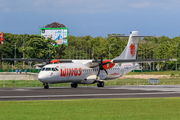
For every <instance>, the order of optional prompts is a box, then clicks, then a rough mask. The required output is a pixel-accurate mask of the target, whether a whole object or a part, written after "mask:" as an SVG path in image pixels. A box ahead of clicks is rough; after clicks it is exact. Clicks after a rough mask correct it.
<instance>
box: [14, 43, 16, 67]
mask: <svg viewBox="0 0 180 120" xmlns="http://www.w3.org/2000/svg"><path fill="white" fill-rule="evenodd" d="M14 58H15V59H16V43H15V49H14ZM15 65H16V60H15V61H14V66H15Z"/></svg>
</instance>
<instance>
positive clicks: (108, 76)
mask: <svg viewBox="0 0 180 120" xmlns="http://www.w3.org/2000/svg"><path fill="white" fill-rule="evenodd" d="M102 68H103V70H104V71H105V72H106V74H107V76H108V77H109V74H108V72H107V70H106V69H105V68H104V67H102Z"/></svg>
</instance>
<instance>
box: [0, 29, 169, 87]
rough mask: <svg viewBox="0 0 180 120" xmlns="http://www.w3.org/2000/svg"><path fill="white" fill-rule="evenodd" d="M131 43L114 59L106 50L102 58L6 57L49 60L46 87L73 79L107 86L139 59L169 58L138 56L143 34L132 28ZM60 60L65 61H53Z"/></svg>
mask: <svg viewBox="0 0 180 120" xmlns="http://www.w3.org/2000/svg"><path fill="white" fill-rule="evenodd" d="M113 37H129V40H128V44H127V46H126V48H125V49H124V51H123V52H122V54H121V55H120V56H118V57H116V58H114V59H112V60H103V56H104V52H103V54H102V56H101V59H100V60H97V59H96V58H95V57H94V56H93V57H94V60H52V61H51V56H50V57H49V59H20V58H15V59H13V58H3V59H2V60H4V61H5V60H16V61H39V62H46V64H45V65H42V66H41V67H43V68H42V70H41V72H40V73H39V75H38V79H39V80H40V81H41V82H42V83H43V85H44V88H45V89H48V88H49V85H50V84H55V83H67V82H69V83H71V87H72V88H76V87H77V86H78V84H94V83H97V86H98V87H104V80H111V79H116V78H119V77H122V76H124V75H125V74H127V73H129V72H130V71H132V70H133V69H137V68H138V67H140V66H139V64H138V63H143V62H153V61H168V60H169V59H136V55H137V47H138V40H139V37H153V36H138V31H132V32H131V33H130V35H129V36H113ZM56 62H60V63H61V64H53V63H56Z"/></svg>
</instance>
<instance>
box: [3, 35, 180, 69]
mask: <svg viewBox="0 0 180 120" xmlns="http://www.w3.org/2000/svg"><path fill="white" fill-rule="evenodd" d="M67 39H68V46H66V45H59V46H58V47H54V46H53V45H54V44H55V42H54V40H51V39H50V38H49V39H48V40H45V38H44V37H42V36H40V35H29V34H24V35H22V34H21V35H17V34H11V33H5V34H4V44H3V45H1V46H0V57H1V59H2V58H15V57H16V58H23V53H24V57H25V58H39V59H40V58H42V57H43V56H44V57H45V58H46V59H48V58H49V56H50V54H51V57H52V59H93V57H92V53H94V55H95V56H96V58H97V59H100V56H101V54H102V52H103V51H105V53H106V54H105V57H104V59H109V58H110V59H112V58H115V57H117V56H119V55H120V54H121V53H122V52H123V50H124V49H125V47H126V45H127V43H128V38H116V37H111V34H108V37H106V38H103V37H100V36H99V37H91V36H72V35H70V36H68V38H67ZM179 43H180V37H174V38H169V37H166V36H161V37H158V38H143V39H140V40H139V43H138V55H137V58H138V59H163V58H175V59H178V62H177V64H178V70H179V67H180V66H179V63H180V62H179V61H180V59H179V56H180V50H179V49H180V44H179ZM0 63H1V64H2V60H0ZM8 63H9V64H10V65H12V64H14V62H13V61H8ZM34 64H35V63H34ZM157 64H158V63H156V65H157ZM159 64H160V66H161V69H171V70H175V62H173V61H169V62H165V63H163V62H159ZM147 67H148V68H149V67H150V66H148V65H147ZM144 69H145V68H144Z"/></svg>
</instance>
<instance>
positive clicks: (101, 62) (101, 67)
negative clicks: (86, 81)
mask: <svg viewBox="0 0 180 120" xmlns="http://www.w3.org/2000/svg"><path fill="white" fill-rule="evenodd" d="M92 55H93V54H92ZM104 55H105V51H104V52H103V53H102V55H101V61H100V62H99V63H98V65H95V66H91V67H90V68H95V67H98V66H99V70H98V74H97V76H96V79H97V78H98V76H99V73H100V70H104V71H105V72H106V74H107V76H108V77H109V74H108V72H107V70H106V69H105V68H104V67H103V65H106V64H108V63H111V62H106V63H103V57H104ZM93 58H94V60H95V61H97V59H96V58H95V56H94V55H93Z"/></svg>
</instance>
